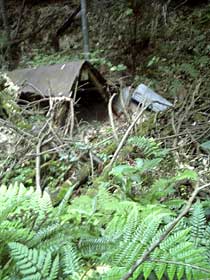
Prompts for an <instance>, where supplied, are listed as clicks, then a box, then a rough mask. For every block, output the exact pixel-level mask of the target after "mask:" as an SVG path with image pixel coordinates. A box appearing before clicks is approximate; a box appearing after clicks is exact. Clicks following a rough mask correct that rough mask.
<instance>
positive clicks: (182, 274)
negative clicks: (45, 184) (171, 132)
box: [0, 137, 210, 280]
mask: <svg viewBox="0 0 210 280" xmlns="http://www.w3.org/2000/svg"><path fill="white" fill-rule="evenodd" d="M128 143H129V144H128V145H131V146H132V147H133V151H134V154H133V156H138V157H137V158H134V159H133V161H132V164H129V162H125V163H124V164H121V165H116V166H115V167H113V169H112V170H111V171H110V174H109V177H108V181H106V182H102V181H100V184H99V185H98V186H97V185H96V186H94V188H93V187H91V186H90V187H89V189H88V190H87V191H86V192H85V193H83V194H81V195H80V196H76V197H75V196H74V193H73V192H74V190H75V186H71V188H69V190H68V191H67V193H66V195H65V197H64V199H63V200H62V202H61V203H60V205H59V206H58V207H53V205H52V202H51V199H50V197H49V195H48V194H47V192H45V191H44V192H43V195H41V194H40V193H39V192H37V191H34V189H33V188H25V187H24V186H23V185H21V184H20V185H18V184H14V185H10V186H9V187H8V188H7V187H5V186H1V187H0V242H1V249H0V264H1V274H0V275H1V279H17V280H18V279H40V280H41V279H43V280H44V279H72V280H79V279H81V278H82V277H83V276H82V275H86V276H85V277H86V278H84V279H92V280H96V279H97V280H98V279H120V278H121V277H122V276H123V275H124V274H125V273H126V272H127V271H128V270H129V269H130V268H131V266H132V265H133V263H134V262H135V261H136V260H137V259H138V258H140V257H141V256H142V255H143V254H144V253H145V251H146V250H148V248H150V246H151V245H152V244H153V243H154V242H156V241H157V240H158V239H159V238H160V236H161V234H162V233H163V232H165V231H166V230H167V227H168V224H169V223H170V222H171V221H173V219H174V218H175V217H176V216H177V215H178V214H179V213H180V211H181V210H180V208H181V207H182V206H183V204H184V200H183V199H182V200H181V199H179V200H177V201H175V198H176V197H173V196H175V194H176V192H177V187H178V186H179V185H180V184H184V182H185V181H187V182H191V183H193V182H195V181H197V180H198V177H197V174H196V173H195V172H194V171H191V170H189V171H188V170H184V171H182V172H180V173H178V174H177V175H176V176H174V177H165V178H164V177H163V176H162V175H161V173H160V169H159V165H160V162H162V163H163V162H164V160H166V158H165V155H166V154H167V151H165V150H162V149H161V148H160V146H159V145H158V144H156V142H155V141H154V140H153V139H148V140H147V139H146V138H144V137H138V138H137V137H134V138H131V139H130V140H129V141H128ZM140 156H141V157H140ZM148 174H149V176H150V177H151V178H150V180H149V181H148V180H147V177H148ZM149 182H150V183H151V184H149ZM140 185H141V186H145V187H147V189H146V191H144V192H143V193H142V195H141V197H139V199H138V200H137V199H134V198H136V197H134V196H133V195H132V193H131V191H133V189H132V188H133V187H134V186H140ZM129 188H130V189H129ZM128 190H130V191H128ZM72 197H73V198H72ZM171 197H172V198H173V200H171ZM163 198H164V200H163V201H164V203H162V202H161V200H162V199H163ZM205 207H208V204H205ZM205 209H206V208H204V206H202V205H201V203H198V202H197V203H196V204H195V205H194V207H193V210H192V212H191V213H190V216H189V217H186V218H185V219H183V220H182V221H181V222H180V223H179V224H178V225H177V226H176V227H175V229H174V230H173V231H172V232H171V233H170V235H168V236H167V238H166V239H165V240H163V241H162V242H161V243H160V245H159V246H158V247H157V248H156V249H155V250H154V251H153V252H152V253H151V254H150V256H149V258H148V259H147V260H146V261H145V262H144V263H143V264H142V265H141V266H140V267H139V268H138V269H137V271H136V272H135V274H134V276H133V277H132V278H131V279H138V278H140V279H160V280H161V279H170V280H173V279H174V280H177V279H180V280H184V279H187V280H188V279H206V278H207V277H208V276H209V275H210V271H209V265H208V261H209V259H210V256H209V251H210V243H209V240H210V238H209V237H210V226H209V224H208V222H207V219H206V217H205Z"/></svg>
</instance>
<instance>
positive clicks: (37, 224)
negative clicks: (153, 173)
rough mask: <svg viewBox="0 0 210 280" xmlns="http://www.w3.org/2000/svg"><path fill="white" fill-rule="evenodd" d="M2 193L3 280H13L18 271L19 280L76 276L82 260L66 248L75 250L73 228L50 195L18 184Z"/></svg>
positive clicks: (2, 189) (0, 257)
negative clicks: (11, 278) (57, 208)
mask: <svg viewBox="0 0 210 280" xmlns="http://www.w3.org/2000/svg"><path fill="white" fill-rule="evenodd" d="M0 194H1V196H0V202H1V204H0V213H1V215H0V243H1V247H0V263H1V267H2V275H1V279H4V278H6V277H10V276H12V277H13V275H15V271H16V270H17V271H19V278H17V275H16V276H14V277H15V279H26V280H27V279H28V280H30V279H42V280H44V279H49V280H50V279H52V280H53V279H59V277H61V279H66V278H68V275H70V274H72V273H73V270H74V272H75V273H76V271H77V270H79V268H80V263H79V262H78V258H76V257H75V254H73V249H71V253H68V252H67V251H66V249H63V248H65V246H66V248H73V245H72V238H71V234H70V232H71V227H70V226H69V224H68V220H67V221H66V222H65V221H62V219H61V216H59V215H58V214H57V212H56V209H55V208H54V207H53V206H52V203H51V201H50V198H49V195H48V194H47V193H45V192H44V193H43V195H41V194H40V193H39V192H36V191H34V190H33V189H26V188H25V187H24V186H23V185H18V184H15V185H14V186H12V185H11V186H9V188H6V187H5V186H2V187H0ZM63 213H64V214H65V211H63ZM64 252H65V253H64ZM75 252H76V250H75ZM60 263H62V264H65V265H64V266H62V265H60ZM69 264H71V269H70V267H69V272H68V270H67V267H68V265H69ZM74 265H75V267H74ZM58 275H59V277H58Z"/></svg>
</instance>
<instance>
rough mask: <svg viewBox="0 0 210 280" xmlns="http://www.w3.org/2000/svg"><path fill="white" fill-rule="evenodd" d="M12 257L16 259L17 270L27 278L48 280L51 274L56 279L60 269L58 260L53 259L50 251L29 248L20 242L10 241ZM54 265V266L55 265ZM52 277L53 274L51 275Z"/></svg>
mask: <svg viewBox="0 0 210 280" xmlns="http://www.w3.org/2000/svg"><path fill="white" fill-rule="evenodd" d="M8 246H9V247H10V250H11V256H12V259H13V260H14V261H15V265H16V267H17V270H18V271H19V272H20V275H22V276H23V279H25V280H29V279H31V280H35V279H36V280H47V279H51V278H49V276H50V275H52V279H56V277H57V275H58V269H57V267H55V264H56V263H57V260H56V259H55V260H54V261H53V260H52V255H51V253H50V252H48V253H46V252H44V251H42V250H37V249H29V248H28V247H27V246H25V245H22V244H20V243H15V242H12V243H9V245H8ZM53 265H54V266H53ZM50 277H51V276H50Z"/></svg>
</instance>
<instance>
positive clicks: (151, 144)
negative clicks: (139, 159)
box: [128, 136, 168, 158]
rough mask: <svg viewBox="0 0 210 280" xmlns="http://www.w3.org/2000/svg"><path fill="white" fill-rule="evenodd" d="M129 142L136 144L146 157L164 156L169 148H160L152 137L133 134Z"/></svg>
mask: <svg viewBox="0 0 210 280" xmlns="http://www.w3.org/2000/svg"><path fill="white" fill-rule="evenodd" d="M128 143H129V144H131V145H134V146H136V147H137V148H138V149H139V150H140V151H141V153H143V155H144V156H145V157H146V158H151V157H155V158H162V157H164V156H165V155H166V154H167V152H168V151H167V150H165V149H162V148H160V144H157V143H156V142H155V141H154V140H153V139H152V138H150V139H149V138H146V137H140V136H133V137H131V138H130V139H129V140H128Z"/></svg>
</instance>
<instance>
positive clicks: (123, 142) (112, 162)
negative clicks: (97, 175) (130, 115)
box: [106, 105, 148, 171]
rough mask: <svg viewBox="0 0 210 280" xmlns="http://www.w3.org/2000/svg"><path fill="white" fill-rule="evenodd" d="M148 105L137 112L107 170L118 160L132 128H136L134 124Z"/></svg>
mask: <svg viewBox="0 0 210 280" xmlns="http://www.w3.org/2000/svg"><path fill="white" fill-rule="evenodd" d="M147 107H148V105H146V106H144V105H143V106H142V108H141V110H140V112H139V113H138V114H137V116H136V118H135V119H134V121H133V122H132V123H131V125H130V126H129V127H128V129H127V131H126V133H125V134H124V136H123V138H122V140H121V141H120V143H119V145H118V147H117V149H116V151H115V153H114V155H113V157H112V159H111V161H110V163H109V164H108V165H107V166H106V171H109V170H110V169H111V168H112V166H113V164H114V162H115V161H116V159H117V157H118V155H119V153H120V150H121V149H122V147H123V146H124V144H125V142H126V140H127V138H128V136H129V134H130V132H131V131H132V129H133V128H134V126H135V124H136V123H137V121H138V120H139V119H140V118H141V116H142V115H143V113H144V111H145V110H146V109H147Z"/></svg>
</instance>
